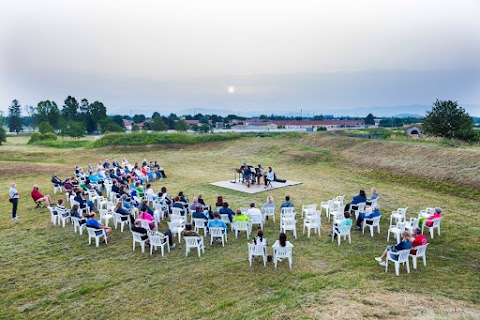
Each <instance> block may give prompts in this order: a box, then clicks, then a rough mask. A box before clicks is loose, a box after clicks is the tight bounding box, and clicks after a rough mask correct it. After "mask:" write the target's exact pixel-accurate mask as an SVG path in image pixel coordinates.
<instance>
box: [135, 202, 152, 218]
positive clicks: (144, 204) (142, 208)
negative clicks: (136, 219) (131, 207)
mask: <svg viewBox="0 0 480 320" xmlns="http://www.w3.org/2000/svg"><path fill="white" fill-rule="evenodd" d="M138 209H139V210H140V212H147V213H148V214H150V215H153V210H152V208H150V207H149V206H148V205H147V200H145V199H143V200H142V204H141V205H140V207H139V208H138Z"/></svg>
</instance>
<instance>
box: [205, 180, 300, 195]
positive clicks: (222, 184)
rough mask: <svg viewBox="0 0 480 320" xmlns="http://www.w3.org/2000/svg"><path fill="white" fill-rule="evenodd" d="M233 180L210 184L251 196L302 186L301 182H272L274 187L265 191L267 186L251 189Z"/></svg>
mask: <svg viewBox="0 0 480 320" xmlns="http://www.w3.org/2000/svg"><path fill="white" fill-rule="evenodd" d="M230 181H233V180H227V181H218V182H212V183H210V184H211V185H212V186H216V187H220V188H225V189H230V190H233V191H240V192H245V193H249V194H254V193H259V192H263V191H268V190H273V189H279V188H285V187H290V186H296V185H298V184H302V183H301V182H299V181H290V180H288V181H287V182H285V183H281V182H276V181H273V182H272V187H268V189H265V185H263V184H262V185H256V184H254V185H251V186H250V188H249V187H247V184H243V183H241V182H238V180H237V183H233V182H230Z"/></svg>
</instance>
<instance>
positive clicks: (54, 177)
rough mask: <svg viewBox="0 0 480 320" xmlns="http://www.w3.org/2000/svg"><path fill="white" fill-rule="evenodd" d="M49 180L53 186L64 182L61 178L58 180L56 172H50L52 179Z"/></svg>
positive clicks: (61, 184)
mask: <svg viewBox="0 0 480 320" xmlns="http://www.w3.org/2000/svg"><path fill="white" fill-rule="evenodd" d="M51 181H52V183H53V184H54V185H55V186H63V185H64V182H62V180H60V178H59V177H57V174H56V173H53V174H52V180H51Z"/></svg>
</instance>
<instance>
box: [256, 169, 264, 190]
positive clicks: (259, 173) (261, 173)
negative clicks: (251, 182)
mask: <svg viewBox="0 0 480 320" xmlns="http://www.w3.org/2000/svg"><path fill="white" fill-rule="evenodd" d="M255 176H256V177H257V184H258V185H260V178H262V177H263V179H264V180H265V177H264V176H265V170H264V169H263V168H262V165H261V164H259V165H258V168H256V169H255Z"/></svg>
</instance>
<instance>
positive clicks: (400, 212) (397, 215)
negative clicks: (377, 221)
mask: <svg viewBox="0 0 480 320" xmlns="http://www.w3.org/2000/svg"><path fill="white" fill-rule="evenodd" d="M407 210H408V207H406V208H398V209H397V210H395V211H392V215H391V216H390V226H393V225H394V224H393V219H395V222H396V223H398V222H402V221H405V220H406V219H407V218H406V217H407Z"/></svg>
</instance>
